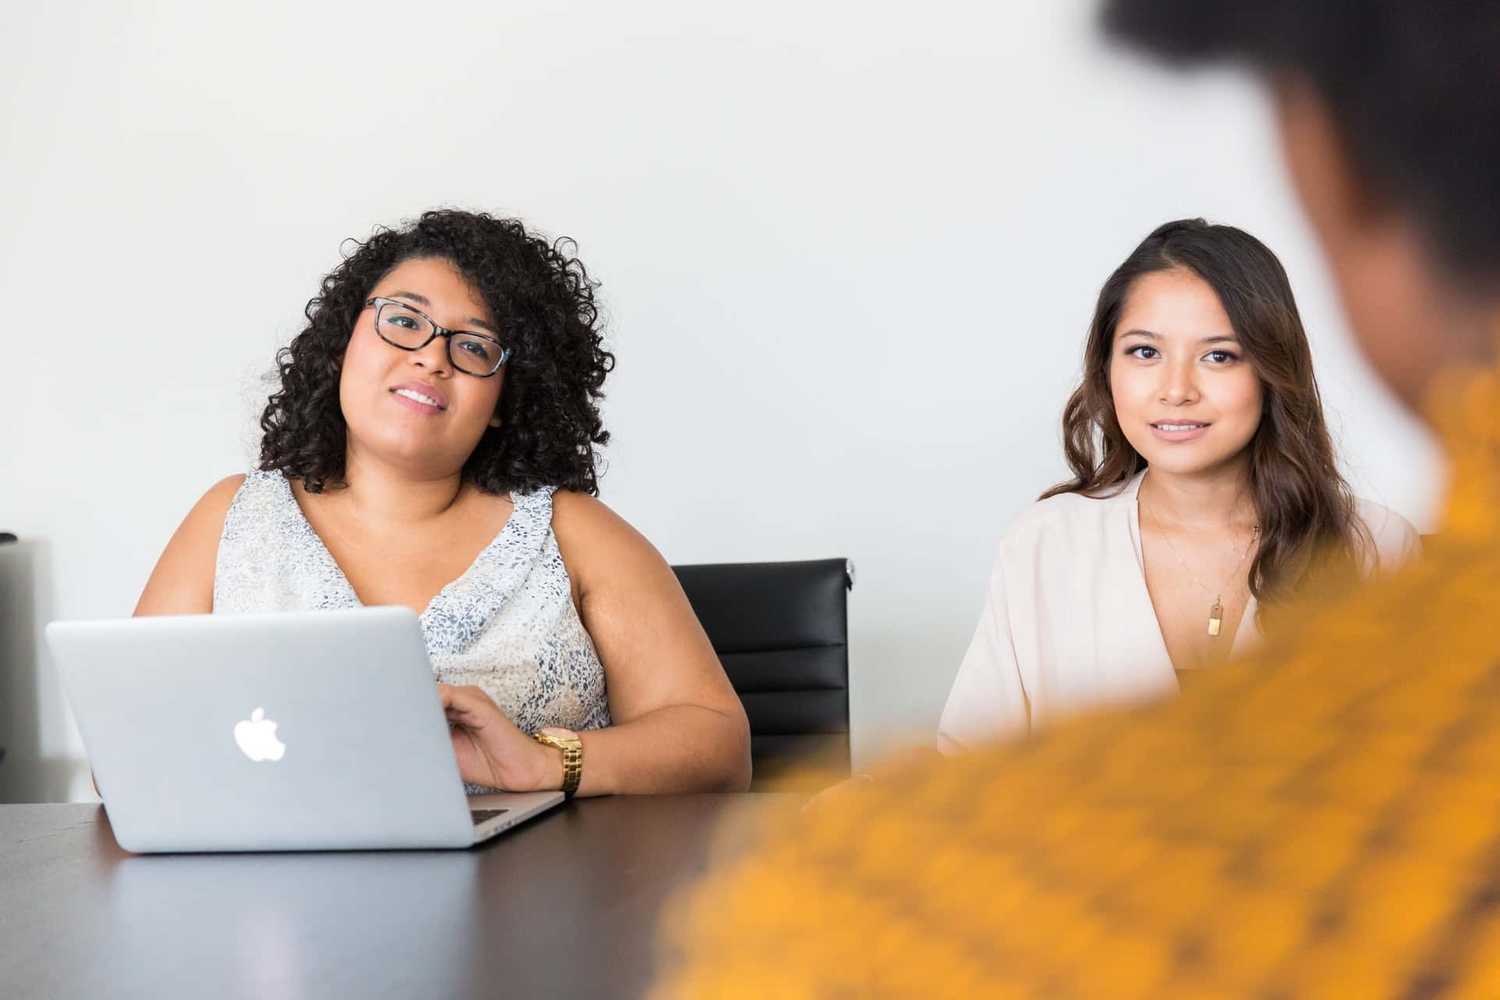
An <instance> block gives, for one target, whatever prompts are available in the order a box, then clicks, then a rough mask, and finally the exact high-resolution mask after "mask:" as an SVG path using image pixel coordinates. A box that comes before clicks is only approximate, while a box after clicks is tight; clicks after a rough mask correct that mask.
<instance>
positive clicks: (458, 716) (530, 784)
mask: <svg viewBox="0 0 1500 1000" xmlns="http://www.w3.org/2000/svg"><path fill="white" fill-rule="evenodd" d="M438 697H439V698H441V699H442V702H443V714H445V715H446V716H447V717H448V735H449V736H450V737H451V738H452V740H453V756H454V757H456V758H457V759H458V773H459V776H460V777H461V778H463V780H464V781H467V782H469V783H470V784H471V785H484V786H485V787H487V788H498V789H501V790H503V791H507V792H535V791H541V790H543V789H551V788H561V787H562V779H563V768H562V754H561V753H559V752H558V751H557V750H555V749H553V748H552V747H549V746H544V745H543V744H541V743H538V742H537V741H536V740H534V739H532V738H531V736H529V735H527V734H526V733H523V732H521V730H520V729H518V728H516V724H515V723H513V722H511V721H510V720H509V719H507V718H506V717H505V713H504V712H502V711H500V706H499V705H496V704H495V702H494V701H493V699H491V698H490V696H489V695H487V694H485V693H484V690H483V689H482V688H478V687H474V686H472V685H469V686H466V687H454V686H453V685H451V684H439V685H438Z"/></svg>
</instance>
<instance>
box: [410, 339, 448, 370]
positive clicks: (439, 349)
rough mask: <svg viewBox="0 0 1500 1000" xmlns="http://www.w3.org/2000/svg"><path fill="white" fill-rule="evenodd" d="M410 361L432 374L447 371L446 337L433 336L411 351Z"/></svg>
mask: <svg viewBox="0 0 1500 1000" xmlns="http://www.w3.org/2000/svg"><path fill="white" fill-rule="evenodd" d="M411 363H412V364H413V365H415V366H416V367H418V368H425V369H426V370H427V371H430V372H433V373H434V374H436V373H439V372H442V373H447V371H448V369H449V367H450V363H449V361H448V339H447V338H446V337H433V338H432V339H431V340H430V341H428V342H427V346H426V347H423V348H421V349H419V350H415V351H412V352H411Z"/></svg>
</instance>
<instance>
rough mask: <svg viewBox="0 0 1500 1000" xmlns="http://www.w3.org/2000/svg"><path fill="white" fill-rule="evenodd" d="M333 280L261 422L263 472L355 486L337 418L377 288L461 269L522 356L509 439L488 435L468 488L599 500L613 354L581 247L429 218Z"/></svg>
mask: <svg viewBox="0 0 1500 1000" xmlns="http://www.w3.org/2000/svg"><path fill="white" fill-rule="evenodd" d="M346 242H353V243H354V244H355V249H354V251H353V252H352V253H350V254H348V255H347V256H346V257H345V258H344V261H343V263H341V264H340V265H339V266H338V267H336V268H334V269H333V271H332V272H331V273H329V274H328V275H327V276H326V277H325V278H324V279H323V283H322V286H321V288H320V291H319V294H318V295H317V297H315V298H313V299H311V300H310V301H309V302H308V303H307V308H306V310H305V314H306V316H307V326H306V327H304V328H303V330H302V332H301V333H299V334H297V336H296V337H295V338H293V340H292V342H291V344H290V345H289V346H287V347H283V348H282V349H281V350H280V351H278V352H277V354H276V366H277V372H278V374H279V377H280V382H281V387H280V389H279V390H278V391H276V392H274V393H272V395H271V397H270V398H269V399H268V400H267V401H266V408H265V410H264V412H262V413H261V417H260V426H261V430H262V431H264V436H263V437H262V438H261V443H260V468H261V469H263V470H277V471H280V472H282V473H283V474H285V475H287V476H290V477H293V478H297V479H300V480H302V484H303V486H304V487H305V488H306V489H307V490H308V491H309V492H312V493H318V492H321V491H322V490H324V489H325V488H328V487H339V486H342V485H343V482H344V480H343V476H344V451H345V432H346V428H345V424H344V416H343V412H342V410H341V409H340V407H339V373H340V371H341V370H342V368H343V361H344V349H345V348H346V347H347V346H348V344H349V337H350V335H351V334H352V333H353V332H354V323H355V320H356V319H357V318H358V317H359V314H360V312H361V311H362V310H363V309H364V307H365V301H366V300H367V299H368V298H369V295H370V291H371V289H373V288H374V287H375V285H376V283H377V282H379V281H380V279H381V278H383V277H384V276H385V275H386V274H388V273H389V272H390V271H391V269H392V268H394V267H395V266H396V265H398V264H400V263H402V262H403V261H407V260H412V259H416V258H438V259H442V260H447V261H449V262H450V263H452V264H453V265H454V266H455V267H456V268H458V270H459V272H460V273H461V274H463V276H464V277H465V279H467V280H468V281H469V282H470V283H472V284H473V286H474V287H475V289H477V290H478V292H479V294H480V295H481V296H483V298H484V301H485V303H486V304H487V305H488V306H489V307H490V311H491V312H492V313H493V315H494V317H495V319H496V321H497V322H498V323H499V324H500V329H501V330H502V331H504V336H505V343H506V346H507V347H509V348H511V351H512V354H511V358H510V361H509V362H507V365H506V368H505V388H504V391H503V392H501V394H500V405H499V409H498V411H497V412H498V415H499V417H500V419H501V426H500V427H499V428H489V429H487V430H486V431H485V433H484V436H483V437H481V438H480V440H479V444H478V445H477V446H475V448H474V451H473V453H472V454H471V455H470V456H469V458H468V461H466V462H465V463H464V467H463V477H464V479H465V480H467V481H469V482H472V483H473V484H474V485H475V486H477V487H478V488H479V489H481V490H483V491H485V492H486V493H505V492H508V491H510V490H516V491H518V492H523V493H524V492H529V491H531V490H534V489H537V488H539V487H542V486H557V487H561V488H564V489H571V490H578V491H580V492H584V493H589V494H597V493H598V492H599V483H598V473H597V470H596V466H597V464H598V461H599V455H598V452H597V451H596V446H598V445H603V444H606V443H607V442H608V441H609V433H608V432H607V431H605V430H604V423H603V421H602V420H601V419H600V416H599V404H598V401H599V400H600V399H601V398H602V397H603V386H604V379H605V376H606V375H608V373H609V372H610V370H611V369H613V368H614V363H615V358H614V355H613V354H611V353H610V352H608V351H606V350H605V349H604V346H603V343H604V337H603V334H602V332H601V329H600V322H599V310H598V307H597V306H596V305H595V303H594V289H595V288H596V287H597V284H598V283H597V282H595V281H592V280H590V278H589V276H588V272H587V271H585V270H584V267H583V262H582V261H580V260H579V259H578V258H577V257H576V256H575V255H574V254H575V253H576V250H577V247H576V245H575V244H574V243H573V241H572V240H569V239H559V240H557V241H556V242H554V243H548V242H547V241H546V240H544V239H542V238H540V237H538V236H534V235H532V234H530V233H528V232H527V231H526V227H525V226H524V225H522V224H521V222H519V221H518V220H515V219H497V218H495V217H493V216H490V215H486V214H484V213H482V212H463V211H456V210H438V211H429V212H424V213H423V214H422V217H421V218H420V219H418V220H416V221H415V222H408V223H406V224H404V225H402V226H401V227H400V228H399V229H388V228H384V227H381V228H377V229H376V230H375V232H374V233H373V234H372V235H371V236H370V238H369V239H368V240H367V241H365V242H363V243H360V242H359V241H357V240H354V241H346Z"/></svg>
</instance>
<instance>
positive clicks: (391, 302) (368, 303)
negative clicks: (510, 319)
mask: <svg viewBox="0 0 1500 1000" xmlns="http://www.w3.org/2000/svg"><path fill="white" fill-rule="evenodd" d="M385 306H400V307H401V308H402V309H405V310H406V311H407V312H414V313H416V314H417V315H418V316H420V317H422V318H423V319H425V320H426V321H427V325H428V326H430V327H432V335H431V336H429V337H428V338H427V339H426V340H424V341H422V342H421V343H420V344H418V345H417V346H416V347H407V346H406V345H405V344H398V343H396V342H395V341H393V340H391V339H390V338H389V337H387V336H386V335H385V334H383V333H381V332H380V310H381V309H382V308H383V307H385ZM365 308H366V309H369V308H374V310H375V335H376V336H377V337H379V338H380V339H381V340H383V341H385V342H386V343H387V344H390V345H391V346H392V347H394V348H396V350H398V351H420V350H421V349H422V348H424V347H426V346H427V345H428V344H430V343H432V340H433V337H442V338H444V340H445V341H446V345H445V346H446V347H447V354H448V363H449V364H451V365H452V366H453V370H454V371H459V372H463V373H464V374H465V375H469V376H472V377H473V378H491V377H493V376H494V375H496V374H498V373H499V371H500V369H502V368H504V367H505V362H507V361H509V360H510V356H511V349H510V348H509V347H506V346H505V345H504V344H502V343H500V341H499V340H497V339H496V338H494V337H491V336H489V335H488V334H483V333H475V332H474V331H473V330H450V329H448V328H447V327H446V326H439V325H438V323H437V322H436V321H435V320H433V318H432V317H431V316H429V315H427V314H426V313H424V312H423V311H422V310H420V309H418V308H417V307H416V306H414V305H412V304H411V303H410V302H403V301H402V300H401V299H392V298H387V297H386V296H384V295H377V296H375V297H374V298H371V299H366V300H365ZM454 334H462V335H463V336H465V337H475V338H477V339H479V340H487V341H489V342H490V343H492V344H494V345H495V346H496V347H498V348H500V360H499V361H496V362H495V367H494V368H491V369H490V370H489V371H488V372H486V373H485V374H483V375H480V374H479V373H478V372H471V371H469V370H467V369H465V368H463V367H460V365H459V363H458V359H457V358H455V357H454V356H453V336H454Z"/></svg>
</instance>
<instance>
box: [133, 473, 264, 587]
mask: <svg viewBox="0 0 1500 1000" xmlns="http://www.w3.org/2000/svg"><path fill="white" fill-rule="evenodd" d="M244 482H245V476H244V474H243V473H241V474H238V475H233V476H225V477H224V478H223V479H221V480H219V481H218V482H217V483H214V484H213V485H212V486H210V487H209V488H208V492H206V493H204V494H203V496H202V497H200V498H199V499H198V502H197V503H195V504H194V505H193V509H192V510H190V511H188V513H187V517H185V518H183V519H182V523H181V524H180V525H178V527H177V531H176V532H175V533H174V534H173V535H172V538H171V540H170V541H169V542H167V547H166V549H165V550H164V551H163V552H162V554H161V558H160V559H158V560H157V562H156V568H155V569H154V570H152V572H151V578H150V579H149V580H147V581H146V588H145V590H144V591H142V593H141V599H140V601H139V602H138V603H137V604H136V608H135V613H136V614H137V615H170V614H206V613H208V612H209V611H212V610H213V583H214V566H215V563H216V562H217V561H218V555H219V536H220V535H221V534H223V531H224V519H225V518H226V517H227V516H228V515H229V508H230V505H231V504H233V503H234V498H235V495H236V494H237V493H238V492H239V490H240V487H241V486H243V485H244Z"/></svg>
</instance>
